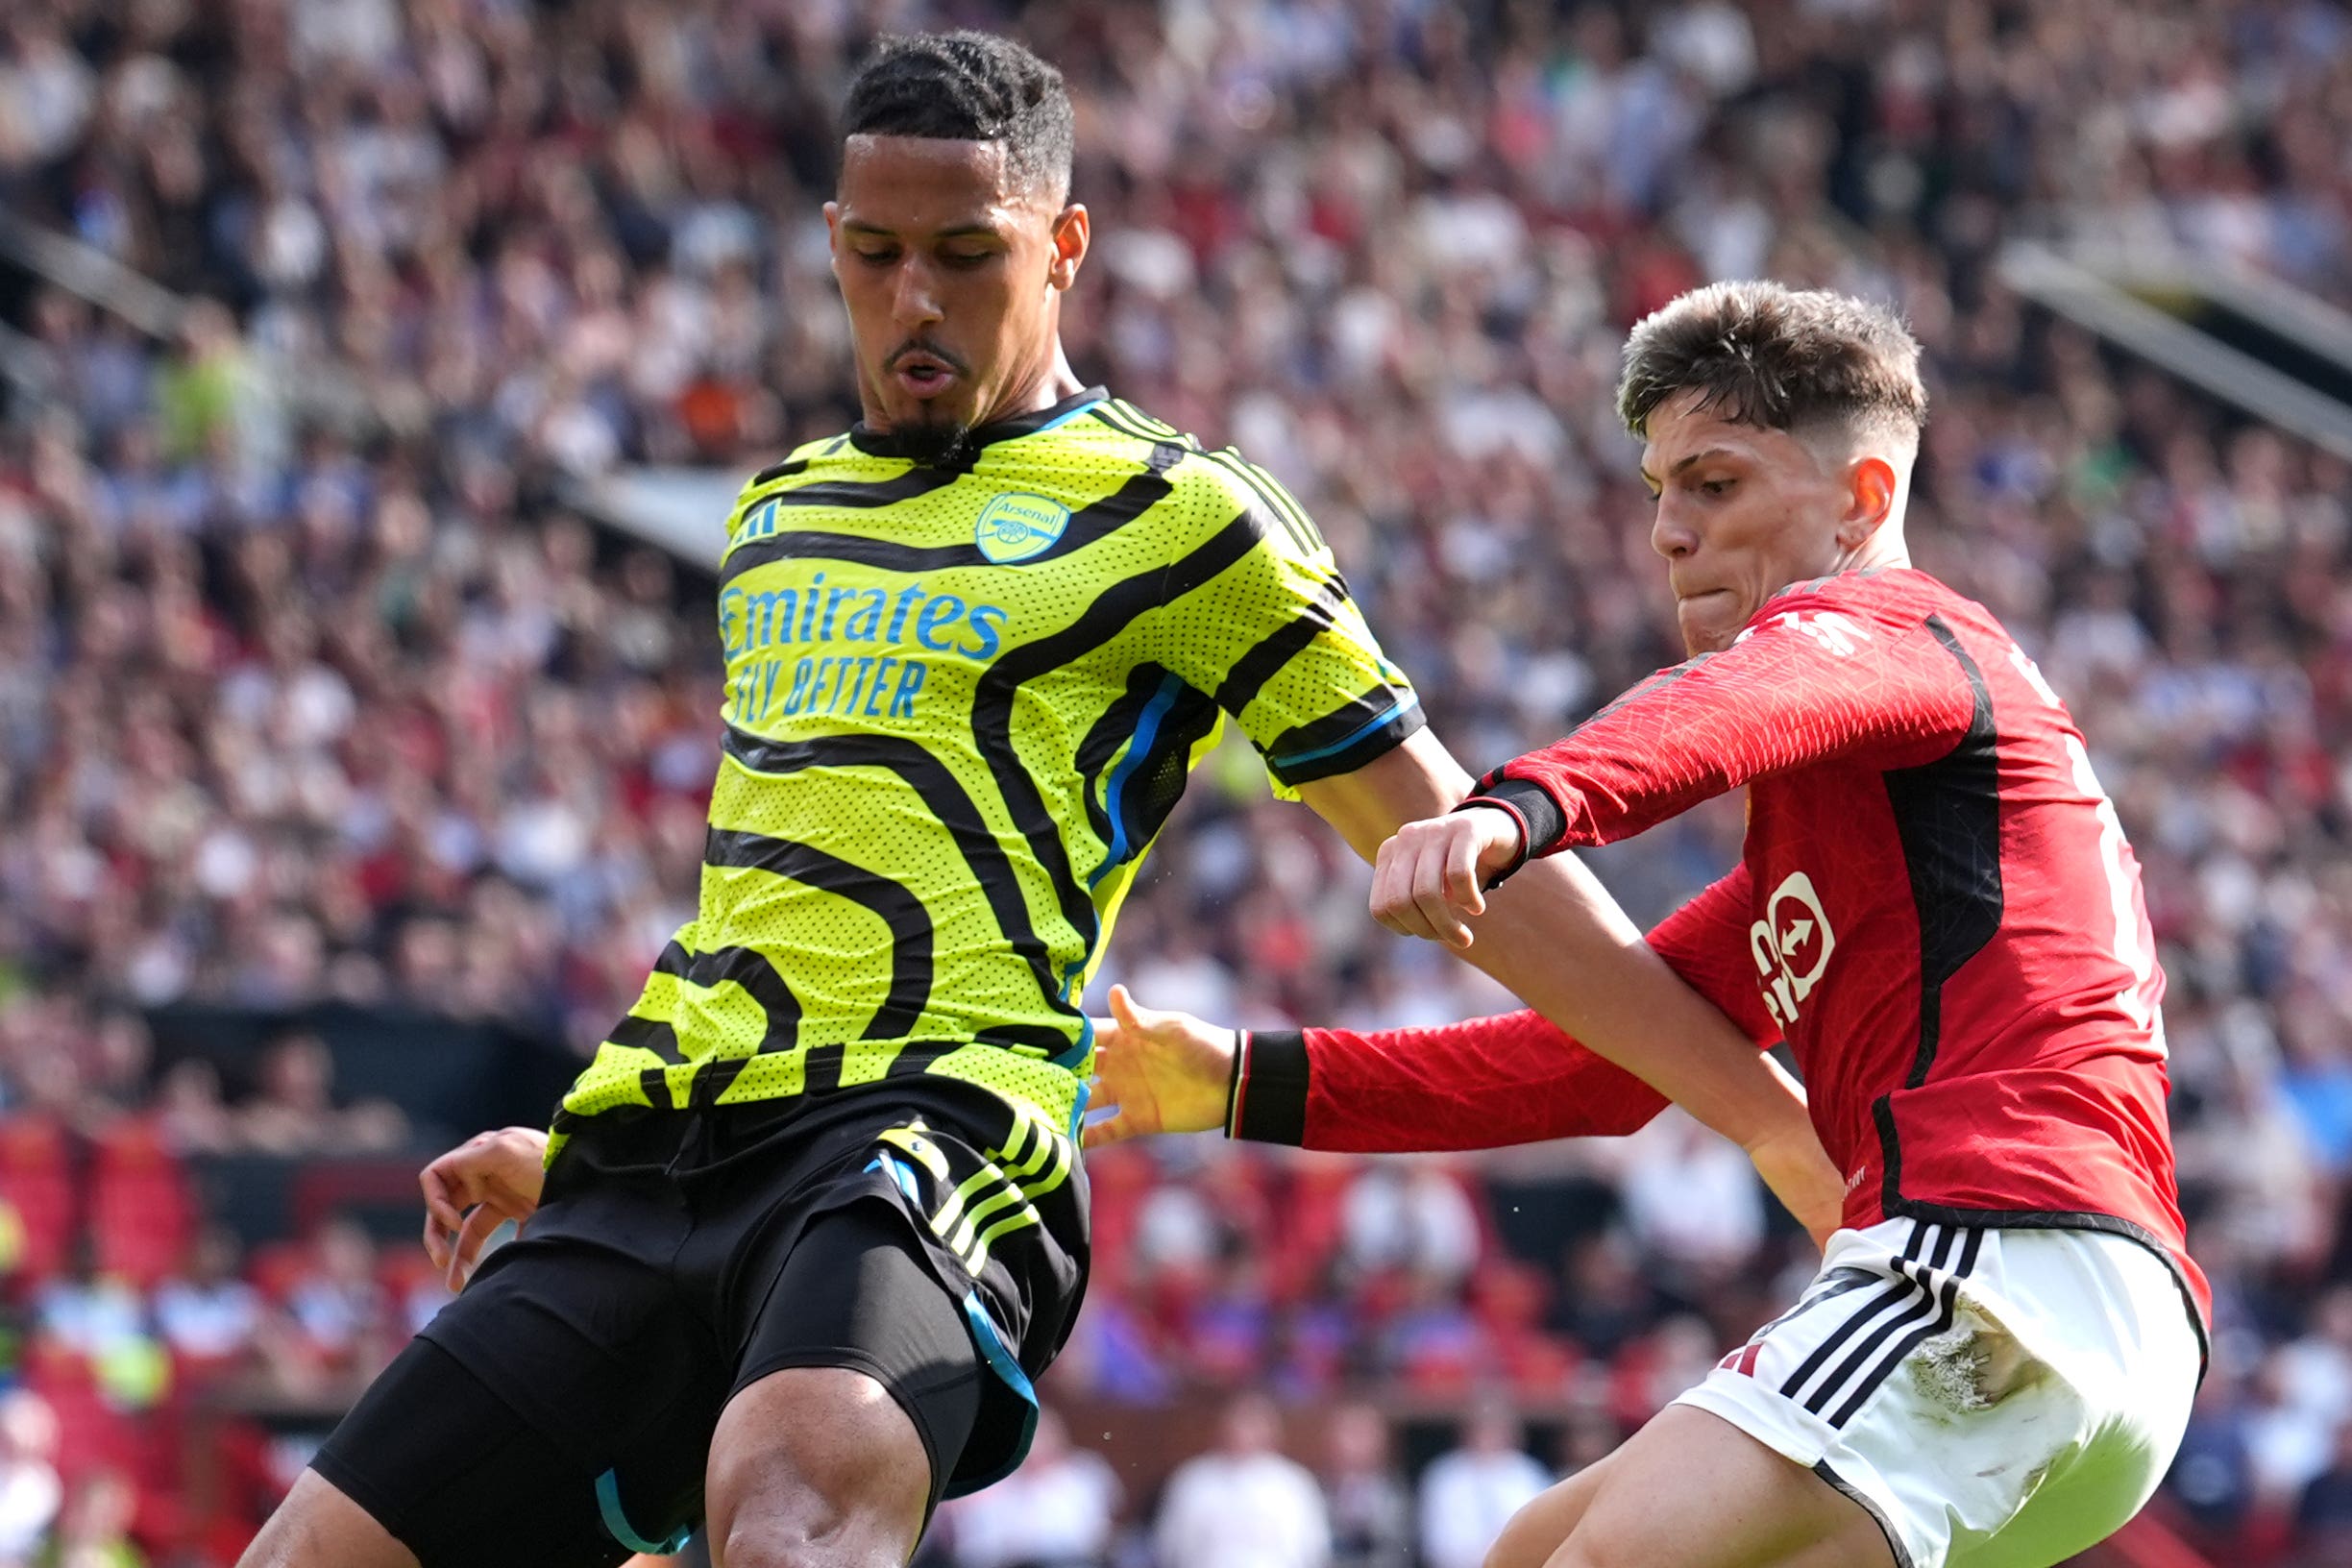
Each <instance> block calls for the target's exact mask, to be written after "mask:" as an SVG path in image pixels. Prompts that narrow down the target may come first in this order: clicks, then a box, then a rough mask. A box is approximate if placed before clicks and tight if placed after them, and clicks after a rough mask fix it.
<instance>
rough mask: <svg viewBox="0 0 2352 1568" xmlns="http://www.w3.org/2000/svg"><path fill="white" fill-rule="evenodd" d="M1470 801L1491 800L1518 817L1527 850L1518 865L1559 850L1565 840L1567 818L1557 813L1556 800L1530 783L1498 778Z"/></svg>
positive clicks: (1561, 812) (1501, 878)
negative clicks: (1525, 830)
mask: <svg viewBox="0 0 2352 1568" xmlns="http://www.w3.org/2000/svg"><path fill="white" fill-rule="evenodd" d="M1470 798H1471V799H1472V800H1492V801H1495V802H1497V803H1498V804H1501V805H1506V806H1508V807H1510V808H1511V810H1513V811H1515V812H1517V813H1518V814H1519V821H1521V822H1522V823H1523V824H1524V825H1525V826H1526V828H1527V845H1526V850H1525V852H1524V853H1523V854H1521V855H1520V857H1519V865H1522V866H1523V865H1525V864H1527V862H1529V861H1531V860H1535V859H1538V858H1540V857H1542V856H1544V855H1548V854H1550V853H1551V852H1552V851H1553V850H1555V849H1556V848H1558V847H1559V842H1560V840H1561V839H1563V838H1565V837H1567V836H1568V814H1567V813H1566V812H1564V811H1562V810H1561V809H1560V803H1559V802H1558V801H1557V800H1555V799H1553V798H1552V792H1551V791H1550V790H1547V789H1545V788H1544V787H1543V786H1542V785H1541V784H1538V783H1536V782H1535V781H1534V780H1533V779H1530V778H1498V779H1496V780H1495V781H1494V782H1493V783H1491V784H1486V785H1482V786H1481V787H1480V788H1479V789H1478V790H1476V791H1475V792H1473V794H1472V795H1471V796H1470ZM1466 803H1467V802H1465V804H1466ZM1518 869H1519V866H1513V867H1512V868H1511V869H1510V871H1515V870H1518ZM1510 871H1505V872H1504V873H1503V876H1508V875H1509V874H1510ZM1495 880H1496V881H1498V882H1500V881H1502V880H1503V877H1502V876H1498V877H1496V878H1495Z"/></svg>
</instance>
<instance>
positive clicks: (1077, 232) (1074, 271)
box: [1045, 202, 1093, 289]
mask: <svg viewBox="0 0 2352 1568" xmlns="http://www.w3.org/2000/svg"><path fill="white" fill-rule="evenodd" d="M1092 237H1093V227H1092V220H1091V219H1090V218H1089V217H1088V216H1087V209H1086V208H1085V206H1084V205H1083V204H1081V203H1078V202H1072V203H1070V204H1069V205H1068V206H1066V207H1065V208H1063V209H1062V210H1061V212H1060V214H1059V215H1057V216H1056V217H1055V219H1054V223H1053V261H1052V264H1051V265H1049V266H1048V267H1047V268H1046V269H1045V281H1046V282H1048V283H1050V284H1052V285H1053V286H1054V287H1055V288H1061V289H1066V288H1067V287H1069V286H1070V284H1072V283H1074V282H1077V281H1078V267H1079V264H1080V263H1081V262H1083V261H1085V260H1086V254H1087V245H1088V243H1089V242H1090V240H1091V239H1092Z"/></svg>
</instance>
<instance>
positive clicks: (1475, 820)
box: [1372, 807, 1519, 951]
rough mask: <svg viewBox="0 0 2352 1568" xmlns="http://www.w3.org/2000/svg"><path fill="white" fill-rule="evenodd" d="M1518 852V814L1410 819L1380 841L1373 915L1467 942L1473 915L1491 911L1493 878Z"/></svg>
mask: <svg viewBox="0 0 2352 1568" xmlns="http://www.w3.org/2000/svg"><path fill="white" fill-rule="evenodd" d="M1518 853H1519V822H1518V820H1517V819H1516V818H1515V817H1513V816H1512V815H1511V813H1509V812H1507V811H1503V810H1500V809H1497V808H1494V807H1484V808H1482V809H1480V810H1477V811H1457V812H1451V813H1449V814H1447V815H1446V816H1443V817H1432V818H1429V819H1427V820H1425V821H1418V822H1407V823H1406V824H1405V825H1404V826H1403V827H1400V828H1398V829H1397V830H1396V834H1395V836H1394V837H1392V838H1390V839H1389V840H1388V842H1387V843H1385V844H1384V845H1381V846H1380V860H1379V862H1378V863H1377V864H1376V865H1375V866H1374V868H1373V871H1372V918H1373V919H1376V920H1378V921H1380V923H1381V924H1383V925H1384V926H1386V927H1387V928H1388V929H1389V930H1391V931H1397V932H1402V933H1403V934H1404V935H1406V936H1409V937H1427V938H1429V939H1430V940H1432V941H1433V942H1442V943H1445V944H1446V945H1447V946H1449V947H1452V948H1454V949H1456V950H1457V951H1458V950H1460V949H1462V948H1465V947H1468V946H1469V945H1470V935H1471V933H1470V923H1469V922H1470V917H1472V916H1474V915H1483V914H1485V913H1486V894H1485V892H1484V891H1483V890H1484V888H1485V885H1486V883H1487V880H1488V879H1489V878H1491V877H1492V876H1494V875H1495V874H1496V873H1497V872H1499V871H1501V870H1503V869H1504V868H1505V867H1507V866H1508V865H1509V864H1510V863H1511V861H1512V860H1513V859H1514V858H1516V857H1517V855H1518Z"/></svg>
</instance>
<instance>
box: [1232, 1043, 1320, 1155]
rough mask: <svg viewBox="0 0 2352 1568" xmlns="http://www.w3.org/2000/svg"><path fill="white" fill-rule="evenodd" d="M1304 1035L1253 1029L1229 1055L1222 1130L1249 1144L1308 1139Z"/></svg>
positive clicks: (1299, 1141)
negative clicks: (1229, 1098)
mask: <svg viewBox="0 0 2352 1568" xmlns="http://www.w3.org/2000/svg"><path fill="white" fill-rule="evenodd" d="M1307 1086H1308V1056H1307V1036H1306V1033H1305V1031H1303V1030H1296V1029H1287V1030H1284V1029H1252V1030H1250V1031H1249V1032H1248V1033H1247V1034H1245V1035H1243V1036H1242V1038H1241V1042H1240V1046H1239V1048H1238V1049H1237V1051H1236V1052H1235V1053H1234V1085H1233V1106H1232V1110H1231V1111H1230V1112H1229V1113H1228V1119H1227V1121H1226V1127H1225V1132H1226V1136H1227V1137H1229V1138H1238V1139H1247V1140H1248V1141H1250V1142H1253V1143H1287V1144H1289V1145H1290V1146H1291V1147H1293V1148H1296V1147H1298V1146H1299V1145H1301V1144H1303V1143H1305V1142H1306V1141H1307Z"/></svg>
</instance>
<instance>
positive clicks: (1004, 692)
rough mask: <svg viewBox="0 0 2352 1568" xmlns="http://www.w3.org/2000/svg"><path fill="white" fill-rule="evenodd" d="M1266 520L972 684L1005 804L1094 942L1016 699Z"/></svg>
mask: <svg viewBox="0 0 2352 1568" xmlns="http://www.w3.org/2000/svg"><path fill="white" fill-rule="evenodd" d="M1262 527H1263V525H1262V521H1261V519H1260V518H1259V516H1258V514H1257V510H1256V508H1251V509H1249V510H1246V511H1243V512H1242V513H1241V514H1240V515H1239V516H1237V517H1236V518H1235V519H1234V520H1233V521H1232V522H1230V523H1228V524H1226V525H1225V526H1224V527H1222V528H1219V529H1218V530H1217V531H1216V532H1215V533H1214V534H1213V535H1212V536H1211V537H1210V539H1209V540H1208V542H1207V543H1206V544H1203V545H1201V546H1200V547H1199V548H1198V549H1196V550H1194V551H1192V552H1191V553H1190V554H1188V555H1186V556H1184V557H1183V558H1182V559H1180V560H1178V561H1176V562H1175V563H1174V564H1172V565H1169V566H1165V567H1153V568H1151V569H1150V570H1148V571H1143V572H1139V573H1137V574H1136V575H1135V576H1130V577H1122V578H1121V579H1119V580H1118V581H1117V582H1115V583H1113V584H1112V585H1111V586H1110V587H1108V588H1106V589H1104V590H1103V591H1102V592H1101V593H1100V594H1097V595H1096V596H1095V598H1094V601H1093V602H1092V603H1091V604H1089V605H1088V606H1087V607H1086V609H1085V611H1084V612H1083V613H1081V614H1080V615H1079V617H1078V619H1077V620H1075V621H1073V622H1072V623H1070V625H1067V626H1066V627H1064V628H1063V629H1062V630H1060V631H1058V632H1055V633H1053V634H1051V635H1050V636H1045V637H1041V638H1039V639H1037V641H1035V642H1030V643H1023V644H1022V645H1021V646H1020V647H1018V648H1016V649H1009V650H1008V651H1007V652H1006V653H1005V654H1004V655H1003V656H1002V657H1000V658H998V659H997V661H996V662H995V663H994V664H992V665H991V666H989V668H988V671H987V673H986V674H983V675H982V676H981V677H980V679H979V682H978V683H977V685H976V686H975V687H974V689H973V692H972V736H973V739H975V740H976V741H978V742H979V745H980V755H981V757H982V759H983V760H985V761H986V762H987V763H988V767H989V772H990V774H991V775H992V777H993V778H994V779H995V780H996V788H997V790H998V792H999V793H1000V794H1001V795H1002V796H1004V801H1005V806H1006V809H1007V810H1009V811H1010V812H1011V813H1012V815H1013V821H1014V825H1015V826H1017V827H1018V828H1019V829H1020V832H1021V836H1022V837H1023V838H1024V839H1026V840H1028V842H1029V848H1030V851H1031V853H1033V854H1035V855H1036V856H1037V860H1038V864H1039V865H1041V866H1042V867H1044V868H1045V872H1046V875H1047V876H1048V877H1049V878H1050V879H1051V881H1052V883H1053V888H1054V899H1055V903H1056V904H1057V906H1058V907H1059V908H1060V909H1061V911H1062V918H1063V919H1065V920H1066V921H1067V922H1068V924H1069V927H1070V929H1071V930H1072V931H1075V932H1076V933H1077V934H1078V936H1079V939H1080V941H1081V942H1082V943H1084V944H1085V945H1086V946H1087V947H1088V948H1090V949H1091V948H1092V946H1093V945H1094V939H1095V937H1096V935H1097V934H1098V933H1097V926H1096V922H1095V919H1094V904H1093V900H1092V899H1091V898H1090V897H1089V896H1088V895H1087V893H1086V891H1085V890H1084V889H1082V888H1080V887H1079V885H1078V879H1077V876H1076V874H1075V873H1074V872H1073V871H1072V870H1071V868H1070V860H1069V848H1068V845H1066V843H1065V842H1064V841H1063V838H1062V834H1061V831H1060V829H1059V827H1058V826H1057V824H1056V823H1055V821H1054V816H1053V812H1052V811H1051V810H1050V809H1049V808H1048V807H1047V806H1046V804H1045V798H1044V796H1043V795H1042V794H1041V793H1040V792H1039V790H1038V787H1037V782H1036V780H1034V779H1032V778H1031V777H1030V776H1029V772H1028V770H1027V769H1025V768H1023V767H1022V766H1021V763H1020V756H1019V753H1018V752H1017V751H1016V750H1015V749H1014V747H1013V701H1014V698H1015V696H1016V695H1017V693H1018V692H1019V691H1020V688H1021V686H1022V684H1023V683H1024V682H1026V681H1029V680H1033V679H1035V678H1036V677H1038V676H1040V675H1042V674H1048V673H1049V672H1051V671H1054V670H1058V669H1060V668H1061V667H1062V666H1063V665H1066V664H1067V663H1069V662H1070V661H1071V660H1073V659H1076V658H1078V657H1080V656H1082V655H1084V654H1086V653H1088V652H1090V651H1091V650H1092V649H1097V648H1100V647H1101V646H1102V645H1103V644H1105V643H1107V642H1109V641H1111V639H1112V638H1114V637H1116V636H1117V635H1118V634H1119V633H1120V632H1121V631H1124V630H1125V629H1126V628H1127V626H1128V625H1129V624H1130V623H1132V622H1133V621H1134V620H1135V619H1136V617H1138V616H1139V615H1143V614H1145V613H1147V612H1148V611H1151V610H1155V609H1158V608H1160V607H1161V606H1163V605H1164V604H1168V603H1171V602H1173V601H1174V600H1178V599H1181V598H1183V597H1184V596H1185V595H1186V594H1188V593H1190V592H1191V591H1192V590H1193V589H1195V588H1198V587H1200V586H1201V585H1202V584H1203V583H1205V582H1208V581H1209V580H1210V579H1211V578H1213V577H1214V576H1216V575H1217V574H1218V573H1220V572H1223V571H1224V570H1225V569H1226V568H1227V567H1230V566H1232V565H1233V564H1234V563H1235V562H1237V561H1238V560H1240V559H1241V558H1242V557H1243V556H1245V555H1247V554H1248V553H1249V552H1250V551H1252V550H1255V549H1256V548H1257V547H1258V543H1259V541H1260V540H1261V539H1262V537H1263V533H1262Z"/></svg>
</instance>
